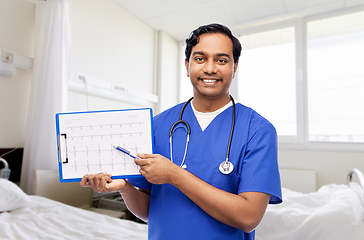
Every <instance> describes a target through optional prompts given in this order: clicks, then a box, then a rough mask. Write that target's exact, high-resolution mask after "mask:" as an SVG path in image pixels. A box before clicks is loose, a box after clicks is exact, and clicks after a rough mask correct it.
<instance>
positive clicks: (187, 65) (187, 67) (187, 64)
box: [185, 58, 190, 77]
mask: <svg viewBox="0 0 364 240" xmlns="http://www.w3.org/2000/svg"><path fill="white" fill-rule="evenodd" d="M189 65H190V63H189V62H188V61H187V58H186V59H185V66H186V71H187V77H190V73H189V72H190V71H189Z"/></svg>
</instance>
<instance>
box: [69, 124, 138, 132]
mask: <svg viewBox="0 0 364 240" xmlns="http://www.w3.org/2000/svg"><path fill="white" fill-rule="evenodd" d="M142 124H143V122H133V123H115V124H90V125H74V126H67V127H66V130H71V131H72V130H73V129H74V128H80V129H81V130H82V129H83V128H91V129H93V128H95V127H100V128H103V127H110V128H112V126H120V127H123V125H129V126H130V127H131V126H132V125H139V126H141V125H142Z"/></svg>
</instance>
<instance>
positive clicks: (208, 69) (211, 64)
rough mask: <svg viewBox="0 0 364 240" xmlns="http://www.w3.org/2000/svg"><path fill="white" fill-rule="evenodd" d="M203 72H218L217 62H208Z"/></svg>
mask: <svg viewBox="0 0 364 240" xmlns="http://www.w3.org/2000/svg"><path fill="white" fill-rule="evenodd" d="M203 71H204V72H205V73H207V74H214V73H216V72H217V68H216V64H215V61H213V60H208V61H207V62H206V63H205V65H204V67H203Z"/></svg>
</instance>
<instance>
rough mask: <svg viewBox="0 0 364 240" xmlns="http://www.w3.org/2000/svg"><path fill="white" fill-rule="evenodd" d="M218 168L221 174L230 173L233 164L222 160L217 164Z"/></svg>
mask: <svg viewBox="0 0 364 240" xmlns="http://www.w3.org/2000/svg"><path fill="white" fill-rule="evenodd" d="M219 170H220V172H221V173H222V174H230V173H231V172H232V171H233V170H234V166H233V164H232V163H231V162H229V161H223V162H222V163H221V164H220V166H219Z"/></svg>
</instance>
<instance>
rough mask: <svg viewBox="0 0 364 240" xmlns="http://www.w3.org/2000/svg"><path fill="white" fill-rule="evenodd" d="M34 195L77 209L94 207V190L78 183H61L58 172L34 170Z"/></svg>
mask: <svg viewBox="0 0 364 240" xmlns="http://www.w3.org/2000/svg"><path fill="white" fill-rule="evenodd" d="M34 194H35V195H38V196H42V197H46V198H49V199H52V200H56V201H59V202H62V203H65V204H68V205H71V206H75V207H85V206H91V205H92V194H93V190H92V188H90V187H81V186H80V183H78V182H71V183H61V182H60V181H59V175H58V170H39V169H37V170H34Z"/></svg>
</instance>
